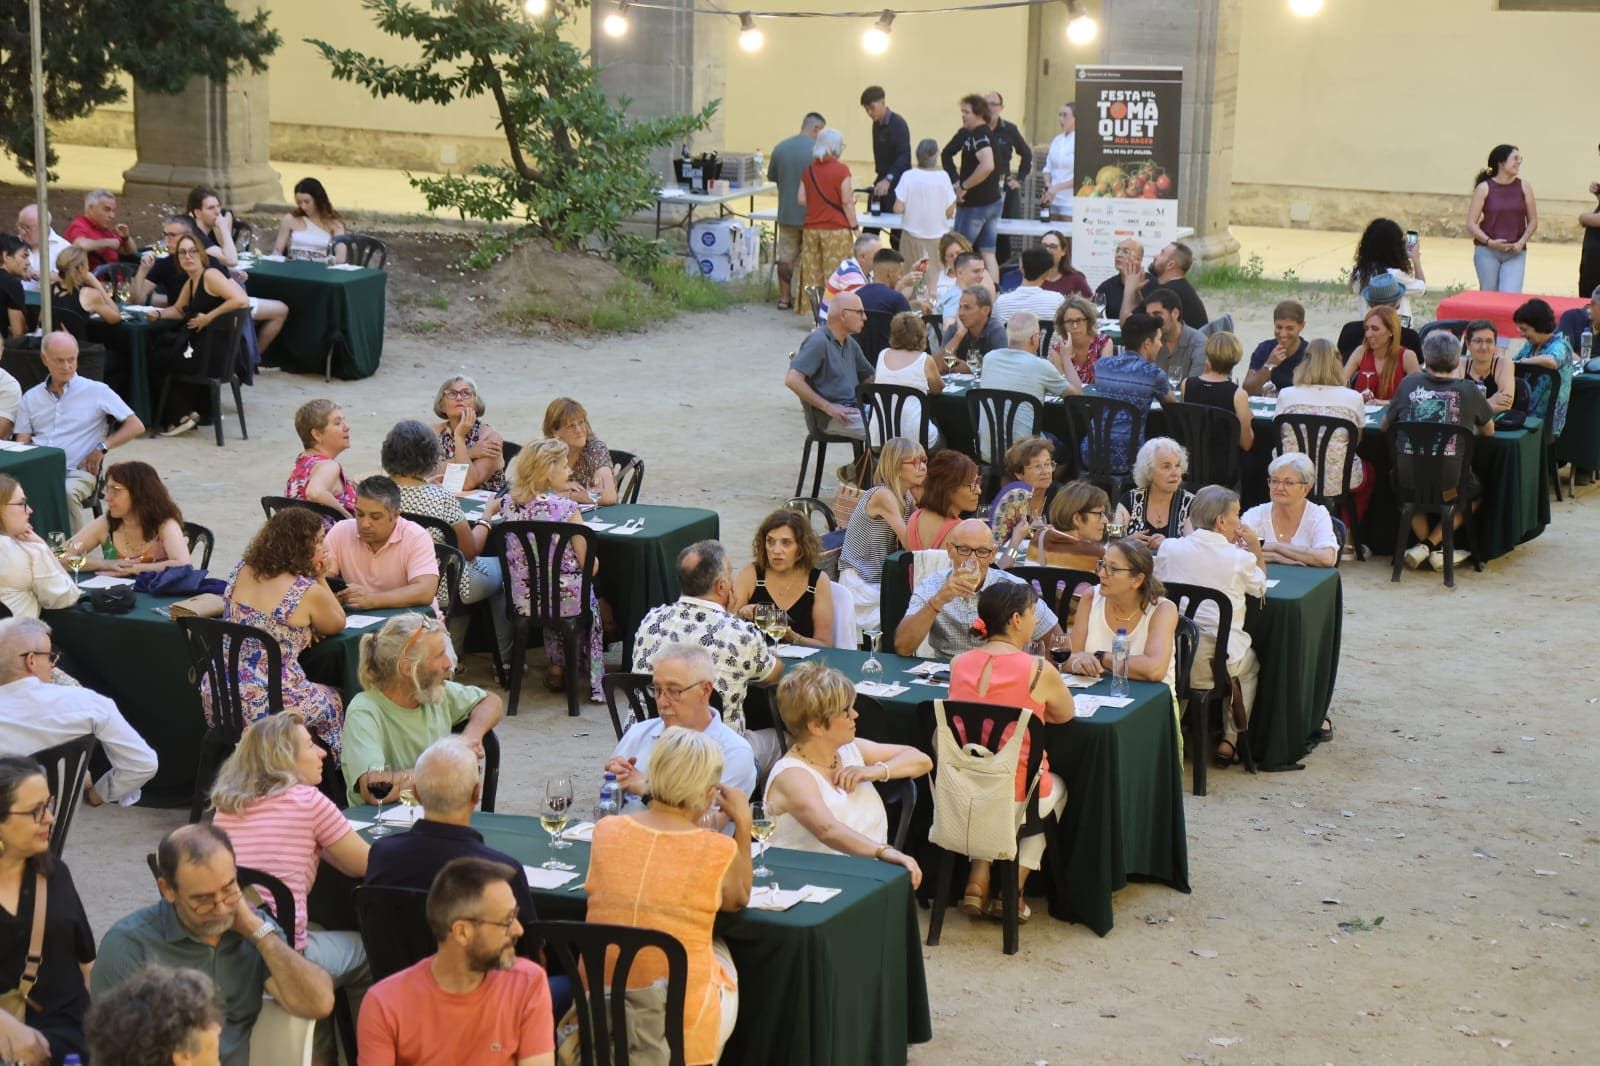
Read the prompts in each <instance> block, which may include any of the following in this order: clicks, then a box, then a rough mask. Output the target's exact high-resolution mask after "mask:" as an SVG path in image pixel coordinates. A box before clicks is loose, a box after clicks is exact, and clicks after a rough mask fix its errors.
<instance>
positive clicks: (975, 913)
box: [960, 878, 989, 918]
mask: <svg viewBox="0 0 1600 1066" xmlns="http://www.w3.org/2000/svg"><path fill="white" fill-rule="evenodd" d="M988 906H989V881H988V879H987V878H985V879H983V880H981V881H975V880H971V879H969V880H968V881H967V889H966V891H965V892H963V893H962V895H961V903H960V907H961V913H962V914H965V915H968V916H970V917H973V918H982V917H983V914H984V911H985V910H986V909H987V907H988Z"/></svg>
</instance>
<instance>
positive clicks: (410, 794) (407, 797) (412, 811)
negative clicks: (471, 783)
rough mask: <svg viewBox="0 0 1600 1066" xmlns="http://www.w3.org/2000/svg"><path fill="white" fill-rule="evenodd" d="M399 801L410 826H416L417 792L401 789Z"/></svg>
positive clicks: (409, 788)
mask: <svg viewBox="0 0 1600 1066" xmlns="http://www.w3.org/2000/svg"><path fill="white" fill-rule="evenodd" d="M479 777H480V778H481V777H482V774H481V773H480V774H479ZM399 800H400V805H401V806H402V807H404V808H405V809H406V814H407V815H408V816H409V819H410V822H411V824H412V825H416V824H417V790H416V789H415V788H413V787H411V786H410V785H407V786H405V787H404V788H402V789H401V790H400V795H399Z"/></svg>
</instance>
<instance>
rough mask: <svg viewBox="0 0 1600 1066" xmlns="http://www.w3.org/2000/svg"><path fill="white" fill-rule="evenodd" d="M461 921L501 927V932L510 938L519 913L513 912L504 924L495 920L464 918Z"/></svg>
mask: <svg viewBox="0 0 1600 1066" xmlns="http://www.w3.org/2000/svg"><path fill="white" fill-rule="evenodd" d="M461 921H463V922H471V923H472V924H473V925H494V926H499V927H500V931H501V932H503V933H505V935H506V936H510V935H511V927H512V926H513V925H516V924H517V912H516V911H512V912H511V917H509V918H507V919H506V920H505V921H503V922H497V921H495V920H494V919H493V918H462V919H461Z"/></svg>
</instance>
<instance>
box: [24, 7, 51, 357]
mask: <svg viewBox="0 0 1600 1066" xmlns="http://www.w3.org/2000/svg"><path fill="white" fill-rule="evenodd" d="M28 36H29V38H30V39H31V43H32V45H33V177H34V183H35V184H34V199H35V201H36V202H37V207H36V210H37V211H38V212H39V223H38V228H37V232H38V236H39V327H40V328H41V329H43V330H44V332H45V333H49V332H50V328H51V326H52V325H53V323H52V322H51V317H52V316H51V314H50V270H51V268H52V267H54V266H55V264H54V263H51V262H50V206H49V196H48V194H47V192H46V189H45V183H46V182H47V181H48V180H49V168H48V166H47V162H46V161H47V158H48V153H47V152H46V149H45V143H44V44H43V38H44V35H43V33H42V31H41V30H40V27H39V0H28Z"/></svg>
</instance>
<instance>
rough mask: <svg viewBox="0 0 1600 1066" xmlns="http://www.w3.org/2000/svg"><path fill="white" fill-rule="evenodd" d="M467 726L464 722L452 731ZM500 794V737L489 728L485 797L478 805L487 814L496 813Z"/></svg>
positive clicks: (457, 730) (486, 738) (485, 761)
mask: <svg viewBox="0 0 1600 1066" xmlns="http://www.w3.org/2000/svg"><path fill="white" fill-rule="evenodd" d="M465 728H467V723H466V722H462V723H461V724H460V725H458V726H456V727H455V728H454V729H452V730H450V732H452V733H458V734H459V733H460V732H461V731H462V730H463V729H465ZM499 795H500V738H499V737H497V736H495V735H494V730H492V729H491V730H489V731H488V732H487V733H485V734H484V735H483V797H482V799H480V800H479V801H478V807H479V809H480V810H482V811H483V812H484V813H485V814H493V813H494V805H495V800H496V798H498V797H499Z"/></svg>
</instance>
